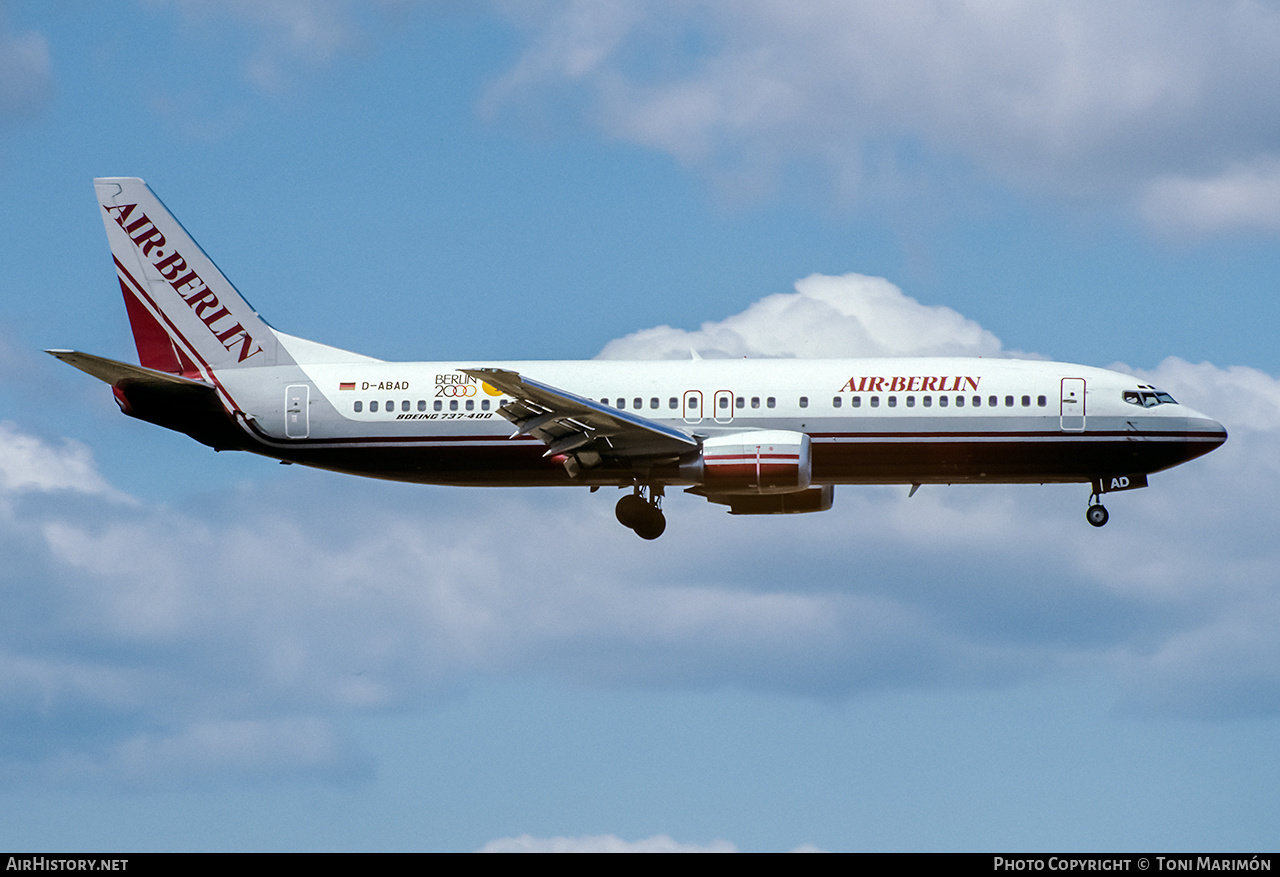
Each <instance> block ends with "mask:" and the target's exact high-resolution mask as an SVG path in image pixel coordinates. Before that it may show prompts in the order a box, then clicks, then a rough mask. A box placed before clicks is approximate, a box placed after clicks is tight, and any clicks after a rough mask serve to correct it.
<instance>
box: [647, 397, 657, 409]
mask: <svg viewBox="0 0 1280 877" xmlns="http://www.w3.org/2000/svg"><path fill="white" fill-rule="evenodd" d="M649 407H650V408H657V407H658V397H657V396H654V397H653V398H652V399H650V400H649Z"/></svg>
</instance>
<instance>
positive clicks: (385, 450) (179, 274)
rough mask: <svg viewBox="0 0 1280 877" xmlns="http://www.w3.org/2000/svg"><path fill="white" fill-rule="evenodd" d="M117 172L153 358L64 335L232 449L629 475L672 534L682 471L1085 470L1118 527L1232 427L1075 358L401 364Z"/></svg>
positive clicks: (573, 480) (107, 222) (479, 482)
mask: <svg viewBox="0 0 1280 877" xmlns="http://www.w3.org/2000/svg"><path fill="white" fill-rule="evenodd" d="M94 187H95V189H96V190H97V194H98V202H99V204H100V206H101V209H102V217H103V223H104V226H105V227H106V230H107V238H108V240H109V242H110V244H111V251H112V254H113V256H114V258H115V264H116V274H117V278H118V280H119V282H120V289H121V291H122V292H123V294H124V300H125V307H126V310H127V312H128V315H129V321H130V325H131V326H132V328H133V335H134V342H135V344H136V346H137V348H138V357H139V360H140V362H141V365H132V364H129V363H123V362H117V361H114V360H110V359H105V358H103V357H99V356H93V355H91V354H87V353H79V352H76V351H71V350H51V351H49V352H50V353H52V354H53V355H54V356H57V357H58V358H59V359H62V360H64V361H65V362H68V363H70V364H71V365H74V366H76V367H77V368H80V369H82V370H84V371H86V372H88V373H89V374H92V375H94V376H95V377H97V378H100V379H101V380H103V381H105V382H106V383H108V384H110V385H111V386H112V389H113V392H114V394H115V398H116V401H117V402H118V404H119V405H120V407H121V409H122V410H123V411H124V412H125V413H126V414H129V415H131V416H134V417H138V418H141V419H143V420H147V421H150V422H152V423H156V424H159V425H161V426H165V427H168V428H170V429H175V430H178V431H180V432H184V433H186V434H187V435H189V436H191V437H192V438H195V439H196V440H198V441H200V442H203V443H204V444H207V445H210V446H212V447H214V448H217V449H219V450H244V451H252V452H254V453H258V454H263V455H265V456H269V457H274V458H277V459H279V460H282V461H285V462H289V463H300V464H303V465H308V466H315V467H318V468H323V469H332V470H336V471H340V472H349V473H353V474H358V475H368V476H372V477H376V478H387V479H393V480H399V481H413V482H419V483H425V484H455V485H472V486H485V485H487V486H526V485H580V486H585V487H590V488H591V489H592V490H595V489H597V488H599V487H606V486H608V487H616V488H622V489H624V490H626V493H625V494H624V495H623V497H622V498H621V499H620V500H619V502H618V504H617V509H616V512H617V517H618V520H619V521H621V522H622V523H623V524H625V525H626V526H628V527H630V528H631V529H633V530H635V532H636V533H637V534H639V535H640V536H642V537H644V538H646V539H654V538H657V537H658V536H659V535H661V533H662V531H663V530H664V529H665V527H666V519H665V517H664V515H663V512H662V501H663V498H664V496H665V494H666V491H667V489H668V488H683V489H684V490H685V491H686V492H688V493H693V494H696V495H699V496H702V497H705V498H706V499H708V500H709V501H711V502H714V503H720V504H722V505H725V506H728V508H729V511H730V512H731V513H733V514H783V513H791V512H810V511H822V510H825V509H827V508H830V507H831V503H832V500H833V496H834V489H835V486H836V485H837V484H904V485H908V484H909V485H911V492H912V493H914V492H915V490H916V488H918V487H919V486H920V485H921V484H954V483H983V484H998V483H1035V482H1079V483H1084V484H1090V485H1091V487H1092V492H1091V495H1090V497H1089V500H1090V502H1089V505H1088V509H1087V511H1088V519H1089V522H1090V523H1092V524H1094V525H1095V526H1102V524H1104V523H1106V520H1107V511H1106V509H1104V508H1103V507H1102V505H1101V504H1100V503H1099V502H1098V499H1099V497H1100V496H1101V495H1102V494H1103V493H1108V492H1111V491H1115V490H1130V489H1133V488H1137V487H1145V486H1146V485H1147V476H1148V475H1149V474H1150V473H1152V472H1156V471H1159V470H1161V469H1166V468H1169V467H1170V466H1176V465H1177V464H1179V463H1182V462H1185V461H1187V460H1190V459H1192V458H1194V457H1198V456H1200V455H1201V454H1205V453H1208V452H1209V451H1211V450H1213V449H1214V448H1216V447H1217V446H1218V445H1220V444H1222V442H1223V441H1225V440H1226V435H1227V434H1226V430H1224V429H1223V428H1222V426H1221V424H1219V423H1217V422H1215V421H1214V420H1212V419H1210V418H1208V417H1206V416H1204V415H1203V414H1199V413H1197V412H1195V411H1192V410H1191V409H1189V408H1187V407H1185V406H1183V405H1180V404H1178V403H1177V402H1176V401H1174V399H1173V397H1172V396H1170V395H1169V394H1168V393H1166V392H1164V391H1163V390H1158V389H1156V388H1155V387H1153V386H1150V385H1148V384H1145V383H1143V382H1142V381H1140V380H1138V379H1137V378H1134V377H1131V376H1129V375H1125V374H1121V373H1119V372H1114V371H1106V370H1103V369H1097V368H1090V367H1088V366H1081V365H1071V364H1067V363H1057V362H1041V361H1028V360H1015V359H966V358H914V359H909V358H881V359H850V360H777V359H769V360H701V359H696V358H694V359H690V360H687V361H660V362H616V361H590V362H500V363H494V362H420V363H392V362H383V361H381V360H377V359H373V358H371V357H367V356H361V355H359V354H355V353H350V352H348V351H345V350H340V349H338V348H335V347H329V346H327V345H324V344H318V343H316V342H313V341H307V340H305V339H302V338H295V337H293V336H291V335H286V334H285V333H283V332H279V331H277V330H275V329H273V328H271V326H269V325H268V324H267V323H266V322H265V321H264V320H263V319H262V318H261V317H259V316H258V314H257V312H256V311H254V310H253V308H252V307H250V305H249V303H248V302H247V301H245V299H244V298H243V297H242V296H241V295H240V293H239V292H238V291H237V290H236V288H235V287H234V286H232V285H231V283H230V282H229V281H228V280H227V279H226V278H225V277H224V276H223V275H222V272H221V271H219V270H218V268H217V267H216V266H215V265H214V263H213V262H212V261H211V260H210V259H209V257H208V256H207V255H206V254H205V253H204V251H203V250H201V249H200V247H199V245H198V244H196V242H195V241H194V240H193V239H192V238H191V237H190V236H189V235H188V234H187V232H186V230H185V229H183V227H182V226H181V225H180V224H179V223H178V222H177V220H175V219H174V218H173V216H172V215H171V214H170V213H169V211H168V210H167V209H166V208H165V206H164V205H163V204H162V203H161V202H160V200H159V199H158V198H157V197H156V196H155V194H154V193H153V192H152V191H151V189H150V188H149V187H148V186H147V185H146V183H144V182H143V181H142V180H139V179H136V178H133V177H110V178H104V179H99V180H95V181H94ZM513 428H514V429H513Z"/></svg>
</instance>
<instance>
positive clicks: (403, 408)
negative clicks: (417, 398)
mask: <svg viewBox="0 0 1280 877" xmlns="http://www.w3.org/2000/svg"><path fill="white" fill-rule="evenodd" d="M400 410H401V411H408V410H409V400H408V399H405V400H404V401H403V402H401V403H400Z"/></svg>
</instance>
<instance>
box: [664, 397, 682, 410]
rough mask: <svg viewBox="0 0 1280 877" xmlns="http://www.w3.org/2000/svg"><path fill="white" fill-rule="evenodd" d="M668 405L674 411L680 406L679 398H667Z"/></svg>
mask: <svg viewBox="0 0 1280 877" xmlns="http://www.w3.org/2000/svg"><path fill="white" fill-rule="evenodd" d="M667 407H668V408H670V409H671V410H672V411H674V410H676V409H677V408H679V407H680V402H679V400H677V399H676V397H675V396H672V397H671V398H670V399H668V400H667Z"/></svg>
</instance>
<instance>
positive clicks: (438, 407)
mask: <svg viewBox="0 0 1280 877" xmlns="http://www.w3.org/2000/svg"><path fill="white" fill-rule="evenodd" d="M431 407H432V408H434V409H435V410H436V411H439V410H441V409H442V408H444V403H443V402H441V401H440V400H439V399H437V400H436V401H435V402H434V403H432V405H431Z"/></svg>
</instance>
